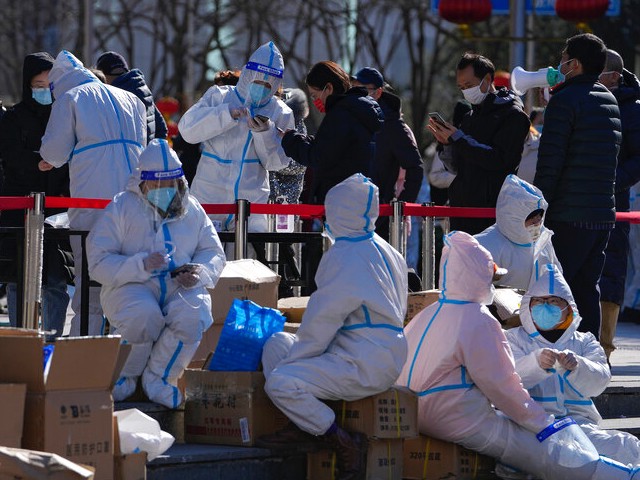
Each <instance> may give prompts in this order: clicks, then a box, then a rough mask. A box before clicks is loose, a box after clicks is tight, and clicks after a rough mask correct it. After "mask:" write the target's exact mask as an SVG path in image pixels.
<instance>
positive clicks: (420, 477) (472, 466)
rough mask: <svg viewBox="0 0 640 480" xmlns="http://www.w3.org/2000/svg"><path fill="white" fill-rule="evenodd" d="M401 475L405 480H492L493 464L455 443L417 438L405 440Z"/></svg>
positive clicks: (493, 462)
mask: <svg viewBox="0 0 640 480" xmlns="http://www.w3.org/2000/svg"><path fill="white" fill-rule="evenodd" d="M403 449H404V453H403V474H402V478H404V479H408V480H414V479H415V480H439V479H445V478H446V479H449V478H456V479H472V478H473V479H481V478H487V479H488V478H495V476H493V470H494V467H495V460H494V459H493V458H491V457H487V456H485V455H480V454H479V453H476V452H474V451H471V450H467V449H466V448H464V447H461V446H460V445H456V444H455V443H451V442H445V441H444V440H437V439H435V438H431V437H427V436H424V435H420V436H419V437H416V438H405V439H404V447H403Z"/></svg>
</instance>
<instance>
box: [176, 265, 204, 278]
mask: <svg viewBox="0 0 640 480" xmlns="http://www.w3.org/2000/svg"><path fill="white" fill-rule="evenodd" d="M199 269H200V264H198V263H185V264H184V265H180V266H179V267H177V268H175V269H174V270H171V278H175V277H177V276H178V275H179V274H181V273H183V272H190V273H197V272H198V270H199Z"/></svg>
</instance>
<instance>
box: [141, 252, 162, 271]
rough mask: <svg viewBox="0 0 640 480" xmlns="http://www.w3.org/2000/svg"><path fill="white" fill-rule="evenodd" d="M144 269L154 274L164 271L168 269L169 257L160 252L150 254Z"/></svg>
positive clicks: (144, 262) (144, 261) (143, 261)
mask: <svg viewBox="0 0 640 480" xmlns="http://www.w3.org/2000/svg"><path fill="white" fill-rule="evenodd" d="M142 263H143V264H144V269H145V270H146V271H147V272H154V271H158V270H164V269H165V268H166V267H167V264H168V262H167V256H166V255H165V254H163V253H160V252H153V253H150V254H149V255H148V256H147V257H146V258H145V259H144V260H142Z"/></svg>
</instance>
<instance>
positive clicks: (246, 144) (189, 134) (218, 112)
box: [178, 42, 295, 232]
mask: <svg viewBox="0 0 640 480" xmlns="http://www.w3.org/2000/svg"><path fill="white" fill-rule="evenodd" d="M283 73H284V61H283V59H282V55H281V54H280V51H279V50H278V48H277V47H276V46H275V45H274V44H273V42H269V43H265V44H264V45H262V46H261V47H259V48H258V49H257V50H256V51H255V52H254V53H253V55H251V58H249V61H248V62H247V64H246V65H245V66H244V67H243V68H242V72H241V73H240V78H239V80H238V84H237V85H236V86H220V87H219V86H213V87H211V88H210V89H209V90H207V91H206V93H205V94H204V95H203V97H202V98H201V99H200V100H198V102H197V103H196V104H195V105H193V106H192V107H191V108H190V109H189V110H187V112H186V113H185V114H184V115H183V116H182V118H181V119H180V122H179V124H178V128H179V129H180V133H181V134H182V137H183V138H184V139H185V140H186V141H187V142H190V143H199V142H202V143H203V150H202V155H201V157H200V162H199V163H198V170H197V172H196V175H195V177H194V179H193V183H192V186H191V192H192V193H193V195H194V196H195V197H196V198H197V199H198V200H199V201H200V202H201V203H223V204H224V203H234V202H235V201H236V200H238V199H245V200H249V201H250V202H255V203H267V202H268V200H269V174H268V171H269V170H274V171H275V170H281V169H283V168H285V167H286V166H288V165H289V161H290V159H289V158H288V157H287V156H286V155H285V153H284V150H283V149H282V147H281V145H280V137H279V136H278V130H277V128H280V129H281V130H284V131H286V130H290V129H294V128H295V123H294V118H293V112H292V111H291V109H290V108H289V107H288V106H286V105H285V103H284V102H282V101H281V100H279V99H278V98H276V97H274V96H273V95H274V94H275V93H276V92H277V91H278V88H279V87H280V85H281V84H282V76H283ZM256 81H258V82H265V83H268V84H269V85H270V87H271V88H270V89H266V88H265V89H263V90H261V89H262V85H261V84H258V83H254V82H256ZM256 92H257V93H256ZM241 108H246V109H247V111H248V117H253V116H255V115H262V116H264V117H268V118H269V120H268V127H269V128H267V129H266V130H264V131H255V130H251V129H250V128H249V125H248V123H247V118H248V117H247V116H241V117H239V118H237V119H234V118H233V117H232V114H231V111H232V110H236V109H241ZM210 218H211V219H212V220H213V221H214V224H215V225H216V228H217V229H218V230H219V231H230V230H234V228H235V227H234V215H223V214H212V215H211V216H210ZM249 230H250V231H254V232H265V231H267V217H266V216H265V215H251V216H250V217H249Z"/></svg>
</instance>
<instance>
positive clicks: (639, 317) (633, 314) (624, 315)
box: [618, 307, 640, 324]
mask: <svg viewBox="0 0 640 480" xmlns="http://www.w3.org/2000/svg"><path fill="white" fill-rule="evenodd" d="M618 322H629V323H639V324H640V310H636V309H635V308H629V307H626V308H625V309H624V310H622V312H621V313H620V315H619V316H618Z"/></svg>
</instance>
